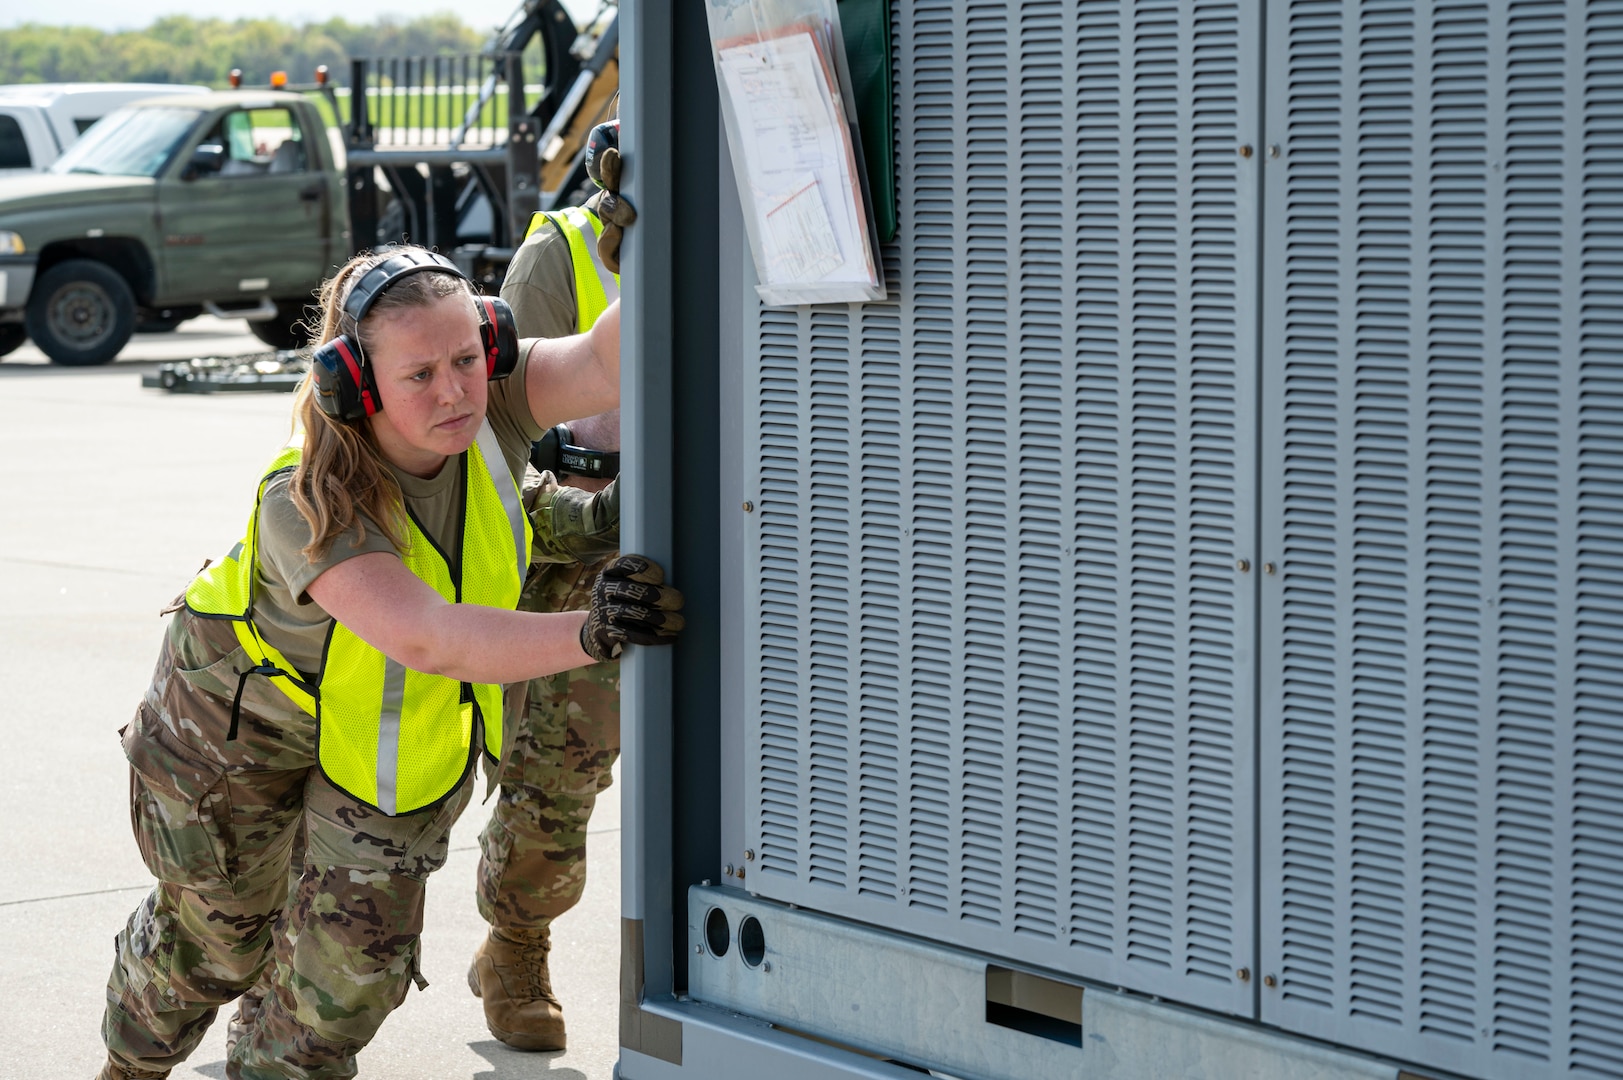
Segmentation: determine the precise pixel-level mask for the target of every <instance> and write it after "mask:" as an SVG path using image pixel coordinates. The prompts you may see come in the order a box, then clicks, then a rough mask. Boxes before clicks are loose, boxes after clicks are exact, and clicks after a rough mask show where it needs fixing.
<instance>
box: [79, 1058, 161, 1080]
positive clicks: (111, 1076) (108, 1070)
mask: <svg viewBox="0 0 1623 1080" xmlns="http://www.w3.org/2000/svg"><path fill="white" fill-rule="evenodd" d="M168 1075H169V1070H168V1069H165V1070H164V1071H163V1072H147V1071H146V1070H145V1069H126V1068H124V1066H122V1065H115V1064H113V1062H112V1061H111V1060H109V1061H108V1062H107V1064H105V1065H103V1066H102V1067H101V1072H99V1073H97V1074H96V1080H165V1077H167V1076H168Z"/></svg>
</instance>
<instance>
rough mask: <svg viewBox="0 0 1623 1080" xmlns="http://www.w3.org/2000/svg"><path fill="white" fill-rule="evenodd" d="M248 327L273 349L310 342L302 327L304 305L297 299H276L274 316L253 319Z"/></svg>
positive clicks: (288, 347) (294, 347)
mask: <svg viewBox="0 0 1623 1080" xmlns="http://www.w3.org/2000/svg"><path fill="white" fill-rule="evenodd" d="M248 329H249V330H251V331H252V332H253V335H254V337H256V338H258V339H259V340H260V341H263V342H264V343H265V344H266V345H269V346H270V347H271V348H273V349H299V348H303V347H304V346H305V345H308V344H309V343H310V335H309V334H308V333H307V332H306V331H305V329H304V305H303V304H302V303H300V302H299V301H297V300H278V301H276V317H275V318H274V319H261V320H255V321H254V322H251V323H249V324H248Z"/></svg>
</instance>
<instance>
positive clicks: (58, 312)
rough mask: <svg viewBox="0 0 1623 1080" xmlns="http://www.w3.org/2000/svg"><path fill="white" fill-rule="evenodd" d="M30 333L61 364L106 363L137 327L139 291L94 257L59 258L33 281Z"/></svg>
mask: <svg viewBox="0 0 1623 1080" xmlns="http://www.w3.org/2000/svg"><path fill="white" fill-rule="evenodd" d="M27 317H28V321H27V327H28V336H29V337H31V338H33V339H34V344H36V345H38V346H39V347H40V351H41V352H43V353H44V354H45V355H46V356H49V357H50V358H51V359H52V360H53V361H54V362H56V363H58V364H67V365H72V366H83V365H88V364H105V363H107V362H108V361H109V360H111V359H112V358H113V357H115V356H117V355H118V354H119V351H120V350H122V349H123V348H124V346H125V345H126V344H128V343H129V340H130V335H131V334H133V333H134V332H135V294H133V293H132V292H130V286H129V283H128V282H126V281H125V280H124V279H123V278H122V277H120V276H119V274H118V272H117V271H115V270H113V269H112V268H111V267H109V266H106V265H105V264H103V263H99V262H96V261H94V260H92V259H69V260H68V261H67V262H61V263H57V264H56V265H55V266H53V267H51V268H50V269H49V270H47V271H45V273H43V274H41V275H40V276H39V280H38V281H36V282H34V294H33V296H32V297H30V298H29V301H28V316H27Z"/></svg>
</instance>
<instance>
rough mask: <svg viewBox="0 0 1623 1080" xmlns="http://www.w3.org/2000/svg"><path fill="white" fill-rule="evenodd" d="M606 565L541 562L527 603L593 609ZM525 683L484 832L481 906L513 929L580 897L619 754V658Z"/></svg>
mask: <svg viewBox="0 0 1623 1080" xmlns="http://www.w3.org/2000/svg"><path fill="white" fill-rule="evenodd" d="M605 561H607V560H605ZM602 566H603V563H602V562H599V563H597V564H594V565H592V566H587V567H583V566H580V565H578V564H577V565H562V564H543V565H542V566H539V567H536V568H535V569H533V570H532V571H531V574H530V578H529V580H528V581H527V582H525V585H524V595H523V597H522V598H521V599H520V600H519V608H520V610H523V611H582V610H585V609H586V608H587V607H588V606H589V605H590V601H591V588H592V580H593V579H594V578H595V577H596V575H597V571H598V570H600V569H601V568H602ZM526 690H527V692H526V693H525V694H524V695H523V697H524V698H527V700H524V701H520V700H518V697H519V696H518V695H510V703H511V705H512V706H515V707H516V708H520V709H522V710H523V711H522V712H521V713H519V714H518V717H519V722H518V723H514V724H513V725H512V727H513V730H514V732H515V735H514V739H513V744H512V747H511V749H510V750H509V751H508V752H507V753H506V754H505V755H504V757H503V759H502V765H501V770H500V772H499V773H498V776H497V779H498V782H499V783H500V785H501V791H500V794H499V795H498V796H497V799H496V805H495V809H494V811H493V813H492V814H491V816H490V822H489V823H488V824H487V825H486V826H485V830H484V832H483V833H481V834H480V836H479V849H480V858H479V878H478V900H479V914H480V915H482V916H484V919H485V921H486V922H488V923H490V924H491V925H492V926H499V927H502V928H503V929H510V930H540V929H543V928H544V927H546V926H548V925H550V924H551V922H552V920H553V919H555V918H557V917H558V916H559V915H562V914H563V913H564V912H566V911H568V910H569V909H570V908H572V907H574V906H575V903H576V901H578V900H579V899H580V895H581V890H583V889H584V888H585V887H586V823H587V821H588V820H589V819H590V818H591V816H592V807H593V806H594V805H595V804H596V802H597V796H598V794H599V793H600V792H602V791H603V790H604V789H606V788H607V787H608V786H609V784H610V782H611V777H610V773H609V770H610V769H611V768H612V767H613V765H614V760H615V758H617V757H618V756H619V754H620V665H619V663H618V662H617V661H616V662H610V663H603V664H594V665H593V666H591V667H585V668H577V669H576V670H574V671H566V672H562V673H560V674H558V675H552V676H549V677H548V678H545V679H535V680H533V681H532V682H530V684H529V685H528V687H527V688H526ZM513 715H514V710H513V709H511V708H510V711H509V717H510V718H512V717H513Z"/></svg>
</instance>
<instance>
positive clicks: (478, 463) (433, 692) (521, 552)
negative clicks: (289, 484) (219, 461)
mask: <svg viewBox="0 0 1623 1080" xmlns="http://www.w3.org/2000/svg"><path fill="white" fill-rule="evenodd" d="M301 453H302V449H301V448H300V447H296V446H293V447H288V448H287V449H284V450H283V451H282V452H281V453H280V454H278V455H277V456H276V458H275V459H274V460H273V461H272V462H271V464H270V468H269V469H267V470H266V472H265V475H264V477H263V478H262V479H261V480H260V482H259V492H258V494H257V495H256V496H255V498H254V510H253V514H252V515H251V516H250V517H249V519H248V530H247V534H246V536H245V537H244V538H243V540H242V542H241V543H239V544H237V545H236V547H234V548H232V550H231V553H230V554H229V555H228V556H226V558H225V559H224V560H223V561H221V562H219V563H215V564H213V565H211V566H208V567H206V568H205V569H204V570H203V571H202V572H201V573H199V574H198V575H197V577H196V578H194V579H193V580H192V583H191V585H190V586H189V587H188V588H187V590H186V606H187V608H188V609H189V610H191V612H192V613H193V614H195V615H198V616H201V617H203V618H215V619H229V620H231V625H232V628H233V629H234V630H235V632H236V635H237V641H238V642H239V643H240V644H241V645H242V648H243V650H244V651H245V652H246V653H247V654H248V658H249V660H250V662H252V663H254V664H256V665H257V666H256V667H255V668H253V669H252V670H251V671H250V672H248V673H247V674H252V675H258V676H262V677H265V678H268V679H270V680H271V682H272V683H273V684H274V685H275V686H277V687H278V688H280V689H281V691H282V692H283V693H284V694H286V695H287V697H288V698H289V700H291V701H292V702H293V703H294V704H295V705H297V706H298V707H299V708H301V709H303V710H304V711H305V712H307V713H309V714H310V715H311V716H314V717H315V718H316V723H317V728H316V741H317V744H316V757H317V761H318V763H319V764H320V767H321V771H322V773H323V774H324V775H325V776H326V777H327V779H328V780H330V781H331V782H332V783H333V785H334V786H335V787H337V788H338V789H339V790H341V791H343V792H344V793H345V794H346V795H349V796H350V797H351V798H353V799H356V800H358V801H360V802H362V803H365V804H366V805H368V806H371V807H374V808H376V809H378V810H381V811H383V813H385V814H389V815H396V814H406V813H410V812H411V811H413V810H421V809H423V808H425V807H429V806H433V805H435V804H437V803H438V802H440V801H441V800H442V799H444V798H445V797H446V796H447V795H449V794H451V792H453V791H455V790H456V789H457V787H458V786H459V785H460V783H461V782H462V779H463V778H464V777H465V776H467V774H468V771H469V770H470V769H472V767H473V762H474V759H475V758H476V757H477V756H478V747H476V746H474V745H473V737H472V736H473V722H474V720H475V719H476V718H477V719H479V720H481V721H482V722H483V728H484V748H485V750H486V752H487V753H489V754H490V755H491V756H492V757H497V756H499V755H500V754H501V747H502V688H501V687H500V686H499V685H496V684H485V683H465V682H459V681H457V680H456V679H452V678H447V677H446V676H443V675H429V674H426V673H424V672H420V671H413V670H412V669H410V668H408V667H406V666H405V665H403V664H400V663H398V662H396V661H395V660H392V659H390V658H389V657H388V656H385V655H384V654H383V653H382V652H380V651H378V650H377V649H374V648H373V647H372V646H370V645H368V644H367V643H366V642H364V641H362V640H361V639H360V638H358V637H356V636H355V634H354V633H353V632H352V631H351V630H350V629H349V628H348V627H346V626H345V625H344V624H343V623H340V622H337V621H335V622H334V623H333V628H332V632H331V633H330V634H329V635H328V637H327V645H326V648H325V649H324V651H323V653H322V658H321V670H320V672H319V673H318V674H317V676H316V678H315V679H314V681H306V680H305V679H304V678H303V677H302V676H300V674H299V673H298V671H297V670H296V669H295V668H294V667H293V665H291V664H289V663H288V662H287V660H286V659H285V658H283V656H282V654H281V653H280V652H279V651H278V650H277V649H276V647H275V646H274V645H272V644H270V643H269V642H267V641H266V640H265V639H264V638H263V637H262V636H261V635H260V633H259V630H258V628H257V627H256V626H255V625H254V620H253V603H254V590H255V589H256V587H257V581H258V576H259V569H258V558H257V551H258V540H259V507H260V503H261V501H262V500H263V499H264V496H265V486H266V484H268V483H269V482H270V480H271V479H272V477H274V476H276V475H277V474H279V473H281V472H284V471H286V470H288V469H291V468H293V467H295V466H297V465H298V462H299V458H300V456H301ZM462 459H463V461H462V468H463V474H464V481H465V488H464V490H465V492H466V496H465V498H464V500H463V507H464V509H463V526H462V558H461V560H460V564H459V565H457V566H452V565H450V564H449V563H448V562H447V561H446V559H445V556H444V555H442V554H441V553H440V551H439V549H438V548H436V547H435V545H434V542H433V541H432V540H430V539H429V537H428V535H427V534H426V533H424V532H423V531H422V530H421V529H420V528H418V526H417V523H416V521H415V520H413V519H412V518H411V516H410V515H406V525H407V539H408V541H409V543H410V546H409V548H408V550H407V551H406V552H405V553H404V554H402V555H401V560H402V561H403V562H404V563H405V564H406V566H407V568H409V569H410V570H411V572H412V573H414V574H416V575H417V576H418V577H419V578H421V579H422V580H423V581H425V582H427V583H428V584H429V585H430V586H431V587H433V589H434V591H436V592H438V593H439V594H440V595H441V596H443V597H444V598H445V599H446V600H447V601H449V602H451V603H464V604H481V605H484V606H486V607H499V608H505V609H507V610H509V611H511V610H513V609H515V608H516V607H517V606H518V599H519V592H520V590H521V589H522V588H523V585H524V574H525V572H526V570H527V569H528V564H529V555H530V542H531V530H530V519H529V517H528V516H527V515H526V514H525V513H524V505H523V503H522V502H520V500H519V493H518V486H517V485H516V484H515V483H514V481H513V476H512V474H511V473H510V472H509V471H508V469H507V464H506V461H505V459H504V458H503V457H502V453H501V446H500V445H499V444H498V443H497V441H496V433H495V432H494V431H493V430H492V429H491V426H490V421H489V420H486V421H485V422H484V424H483V426H482V427H481V428H480V429H479V438H478V439H477V440H476V441H475V442H474V444H473V445H472V446H470V447H469V448H468V450H467V452H466V453H464V454H463V455H462ZM238 675H239V678H246V677H247V675H246V674H244V673H242V672H239V673H238Z"/></svg>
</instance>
